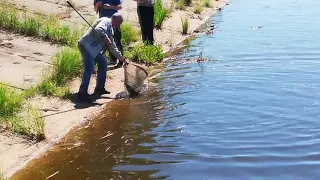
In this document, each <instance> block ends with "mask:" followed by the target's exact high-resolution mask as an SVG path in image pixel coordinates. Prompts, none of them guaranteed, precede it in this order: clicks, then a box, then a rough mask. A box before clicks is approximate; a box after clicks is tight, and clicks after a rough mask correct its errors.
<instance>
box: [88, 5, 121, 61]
mask: <svg viewBox="0 0 320 180" xmlns="http://www.w3.org/2000/svg"><path fill="white" fill-rule="evenodd" d="M121 9H122V5H121V1H120V0H94V10H95V11H96V13H99V18H101V17H108V18H111V16H112V15H113V14H114V13H117V12H118V11H119V10H121ZM113 32H114V41H115V43H116V45H117V48H118V49H119V51H120V52H121V54H122V55H123V47H122V43H121V38H122V34H121V29H120V27H118V28H113ZM109 55H110V62H111V63H112V64H115V65H116V64H117V63H118V64H117V67H121V66H122V61H120V60H119V62H117V58H116V57H115V56H114V55H113V54H112V53H111V52H110V51H109Z"/></svg>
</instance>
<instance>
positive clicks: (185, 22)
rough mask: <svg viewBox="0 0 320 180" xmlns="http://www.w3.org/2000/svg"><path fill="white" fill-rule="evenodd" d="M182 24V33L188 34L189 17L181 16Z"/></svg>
mask: <svg viewBox="0 0 320 180" xmlns="http://www.w3.org/2000/svg"><path fill="white" fill-rule="evenodd" d="M181 25H182V35H186V34H187V33H188V29H189V20H188V18H185V19H182V17H181Z"/></svg>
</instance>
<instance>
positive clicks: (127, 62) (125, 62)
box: [123, 58, 129, 67]
mask: <svg viewBox="0 0 320 180" xmlns="http://www.w3.org/2000/svg"><path fill="white" fill-rule="evenodd" d="M128 64H129V60H128V59H126V58H124V59H123V66H124V67H125V66H127V65H128Z"/></svg>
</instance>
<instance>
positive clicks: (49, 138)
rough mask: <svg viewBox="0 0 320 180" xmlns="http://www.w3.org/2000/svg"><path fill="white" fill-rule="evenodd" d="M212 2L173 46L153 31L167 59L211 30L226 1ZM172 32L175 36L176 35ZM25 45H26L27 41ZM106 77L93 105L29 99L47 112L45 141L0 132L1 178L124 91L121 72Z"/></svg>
mask: <svg viewBox="0 0 320 180" xmlns="http://www.w3.org/2000/svg"><path fill="white" fill-rule="evenodd" d="M18 1H19V0H18ZM214 2H217V3H218V4H217V5H216V6H215V7H213V8H210V9H207V10H206V11H205V12H204V14H203V15H202V16H204V18H202V20H198V21H197V23H196V24H193V26H191V27H190V33H189V35H187V36H179V38H177V39H174V40H173V41H174V44H175V45H174V46H172V47H169V45H168V43H167V41H168V39H158V38H157V37H162V38H163V37H166V36H167V34H168V31H167V30H166V29H164V30H163V31H162V32H160V31H159V30H156V32H155V37H156V41H157V42H158V43H161V44H163V46H164V50H165V52H166V54H167V55H169V56H170V57H171V56H173V55H174V54H175V53H177V52H179V50H181V49H183V48H185V47H186V46H184V45H183V43H184V42H185V41H188V40H190V38H194V37H195V36H196V35H198V34H199V33H205V32H207V31H208V30H213V28H212V27H214V26H210V25H209V26H205V24H206V23H207V21H208V19H209V18H210V17H211V16H212V15H213V14H214V13H216V12H217V11H216V10H215V9H219V8H222V7H224V6H225V5H226V4H227V1H226V0H221V1H214ZM124 7H126V6H124ZM27 8H28V6H27ZM31 9H32V8H31ZM125 9H126V8H125ZM131 10H132V9H130V7H129V5H128V6H127V10H126V11H127V12H124V14H125V13H128V14H129V13H131V12H133V13H136V12H135V11H134V10H133V11H131ZM190 12H191V13H192V9H189V10H186V11H185V12H184V13H190ZM179 13H180V11H177V12H173V14H172V15H171V17H172V18H170V19H169V20H167V21H166V22H165V24H164V26H166V23H171V22H173V23H175V24H179V23H180V16H179V19H176V18H174V17H175V16H178V15H179ZM128 21H129V20H128ZM177 21H179V22H177ZM198 25H199V26H198ZM171 33H172V32H171ZM175 33H178V34H179V32H175ZM167 38H168V36H167ZM18 42H19V41H18ZM18 42H17V43H18ZM26 42H29V40H28V38H27V40H26ZM41 43H43V42H41ZM13 44H14V43H13ZM48 48H50V47H48ZM20 49H21V48H20ZM52 53H53V52H52ZM0 57H1V54H0ZM168 59H170V58H166V59H165V60H164V61H163V62H161V63H159V64H156V65H155V66H153V67H150V69H151V73H150V77H149V79H152V78H153V77H154V76H156V74H157V72H158V71H159V67H160V68H161V64H163V63H165V62H166V61H167V60H168ZM108 76H109V78H108V81H107V89H109V90H110V91H111V95H110V96H105V97H102V98H101V99H99V100H97V102H96V104H94V105H90V106H83V105H77V104H74V102H70V101H67V100H62V99H59V98H47V97H36V98H34V99H32V102H33V103H34V104H37V105H39V106H41V107H42V109H47V110H48V111H46V112H43V115H44V117H45V135H46V139H45V140H44V141H41V142H35V141H30V140H28V139H25V138H23V137H22V136H17V135H14V134H12V133H10V132H0V147H1V148H0V168H1V169H3V171H4V174H5V176H7V177H10V176H12V175H13V174H14V173H15V172H17V171H18V170H19V169H21V168H23V167H24V166H25V165H26V164H27V163H29V162H30V161H31V160H33V159H35V158H37V157H39V156H41V155H43V154H44V153H45V152H46V151H48V150H49V149H50V148H51V147H52V146H53V145H54V144H56V143H58V142H59V141H60V140H61V139H62V138H63V137H64V136H65V135H66V134H67V133H68V132H70V130H72V129H74V128H76V127H78V126H79V125H81V124H83V123H85V122H88V121H90V120H92V119H93V118H95V117H97V115H98V114H99V113H100V112H101V111H102V110H103V109H104V108H105V106H106V104H107V103H108V102H110V101H113V100H115V96H116V94H117V93H119V92H121V91H122V90H124V86H123V69H114V70H110V71H108ZM79 84H80V78H78V79H76V80H75V81H74V82H73V83H72V86H71V92H73V93H75V92H76V91H77V88H78V86H79ZM94 85H95V81H94V79H92V80H91V83H90V90H89V91H93V87H94ZM56 107H58V110H57V111H54V109H55V108H56ZM66 117H68V118H66Z"/></svg>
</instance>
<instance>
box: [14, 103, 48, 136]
mask: <svg viewBox="0 0 320 180" xmlns="http://www.w3.org/2000/svg"><path fill="white" fill-rule="evenodd" d="M11 129H13V131H14V132H17V133H21V134H25V135H28V136H29V137H32V138H34V139H36V140H38V141H41V140H43V139H44V138H45V137H44V119H43V117H42V114H41V112H40V110H39V108H35V107H33V106H31V105H30V104H26V107H25V110H24V111H23V113H22V115H21V116H19V117H17V118H14V119H12V121H11Z"/></svg>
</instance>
